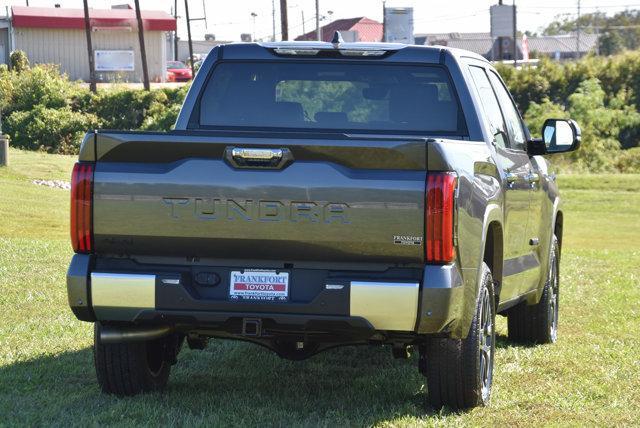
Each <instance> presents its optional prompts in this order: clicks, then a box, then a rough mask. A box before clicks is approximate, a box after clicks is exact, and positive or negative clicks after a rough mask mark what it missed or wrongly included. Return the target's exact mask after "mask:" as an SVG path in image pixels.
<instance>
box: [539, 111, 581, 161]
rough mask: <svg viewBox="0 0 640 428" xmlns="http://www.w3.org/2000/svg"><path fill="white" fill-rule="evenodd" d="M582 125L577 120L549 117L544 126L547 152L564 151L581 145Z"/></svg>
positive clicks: (543, 131) (543, 133) (544, 140)
mask: <svg viewBox="0 0 640 428" xmlns="http://www.w3.org/2000/svg"><path fill="white" fill-rule="evenodd" d="M581 138H582V137H581V131H580V126H578V124H577V123H576V121H575V120H571V119H568V120H565V119H547V120H546V121H545V122H544V126H543V127H542V141H543V142H544V147H545V152H546V153H562V152H570V151H572V150H576V149H577V148H578V147H580V140H581Z"/></svg>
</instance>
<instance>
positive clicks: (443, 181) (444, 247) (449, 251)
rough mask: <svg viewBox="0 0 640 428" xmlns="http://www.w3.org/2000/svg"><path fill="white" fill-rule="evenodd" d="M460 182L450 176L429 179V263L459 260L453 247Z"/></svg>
mask: <svg viewBox="0 0 640 428" xmlns="http://www.w3.org/2000/svg"><path fill="white" fill-rule="evenodd" d="M456 182H457V178H456V176H455V174H453V173H450V172H438V173H429V174H428V175H427V188H426V208H425V219H424V221H425V233H426V235H427V236H426V239H425V259H426V262H427V263H449V262H452V261H453V259H454V258H455V256H456V251H455V248H454V246H453V215H454V213H453V211H454V197H455V191H456Z"/></svg>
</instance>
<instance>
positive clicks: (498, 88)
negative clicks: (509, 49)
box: [489, 71, 525, 150]
mask: <svg viewBox="0 0 640 428" xmlns="http://www.w3.org/2000/svg"><path fill="white" fill-rule="evenodd" d="M489 80H490V81H491V85H492V86H493V89H494V91H495V93H496V96H497V97H498V101H499V102H500V107H501V109H502V114H503V116H504V121H505V123H506V124H507V133H508V134H509V140H510V141H511V148H512V149H517V150H524V149H525V136H524V131H523V130H522V122H521V120H520V115H519V114H518V110H516V107H515V106H514V105H513V101H512V100H511V96H510V95H509V92H507V88H505V87H504V85H503V84H502V81H501V80H500V78H499V77H498V76H497V75H496V74H495V73H494V72H493V71H490V72H489Z"/></svg>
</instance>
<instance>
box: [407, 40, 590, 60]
mask: <svg viewBox="0 0 640 428" xmlns="http://www.w3.org/2000/svg"><path fill="white" fill-rule="evenodd" d="M415 39H416V44H424V45H430V46H433V45H440V46H448V47H451V48H458V49H466V50H468V51H471V52H475V53H477V54H479V55H482V56H483V57H485V58H486V59H488V60H495V61H498V60H500V59H503V60H512V59H513V39H512V38H510V37H504V38H503V39H502V58H500V45H499V41H498V39H492V38H491V35H490V34H489V33H433V34H416V35H415ZM527 41H528V44H529V56H530V57H541V56H547V57H550V58H554V59H557V60H561V59H572V58H575V57H576V47H577V46H576V45H577V43H578V38H577V35H576V34H575V33H570V34H562V35H557V36H536V37H529V38H528V39H527ZM597 43H598V36H597V35H595V34H585V33H583V34H580V46H579V47H578V55H579V56H584V55H586V54H587V53H589V52H591V51H594V50H595V49H596V45H597ZM516 54H517V59H522V40H521V39H518V40H517V41H516Z"/></svg>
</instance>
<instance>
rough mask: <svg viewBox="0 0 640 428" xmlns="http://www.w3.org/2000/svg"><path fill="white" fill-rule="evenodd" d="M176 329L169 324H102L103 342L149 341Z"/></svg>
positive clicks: (101, 337) (101, 338)
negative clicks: (128, 325)
mask: <svg viewBox="0 0 640 428" xmlns="http://www.w3.org/2000/svg"><path fill="white" fill-rule="evenodd" d="M173 331H174V329H173V328H172V327H169V326H166V325H165V326H154V327H114V326H104V325H103V326H100V335H99V338H100V342H101V343H106V344H108V343H123V342H147V341H149V340H156V339H160V338H162V337H164V336H167V335H169V334H171V333H172V332H173Z"/></svg>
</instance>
